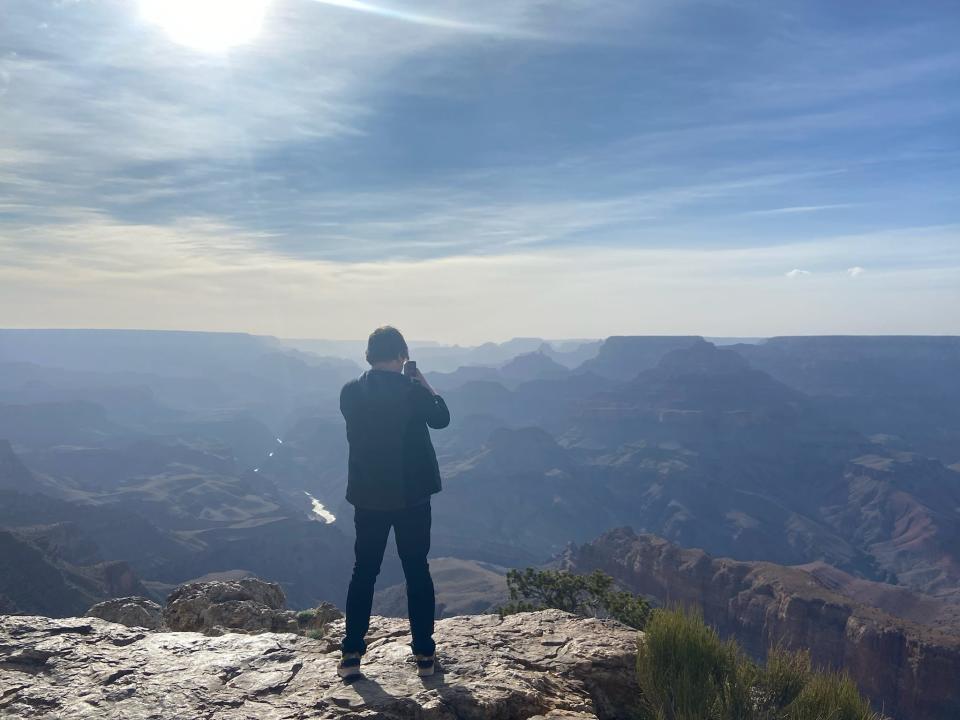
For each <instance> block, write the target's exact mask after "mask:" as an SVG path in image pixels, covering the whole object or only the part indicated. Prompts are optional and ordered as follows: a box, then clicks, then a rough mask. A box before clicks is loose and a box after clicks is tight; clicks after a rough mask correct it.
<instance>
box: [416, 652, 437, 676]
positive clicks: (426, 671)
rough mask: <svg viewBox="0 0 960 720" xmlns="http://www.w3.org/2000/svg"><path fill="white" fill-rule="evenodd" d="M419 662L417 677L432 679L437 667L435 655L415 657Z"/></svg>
mask: <svg viewBox="0 0 960 720" xmlns="http://www.w3.org/2000/svg"><path fill="white" fill-rule="evenodd" d="M413 657H414V659H415V660H416V661H417V675H419V676H420V677H430V676H431V675H433V670H434V667H435V665H436V662H435V656H434V655H414V656H413Z"/></svg>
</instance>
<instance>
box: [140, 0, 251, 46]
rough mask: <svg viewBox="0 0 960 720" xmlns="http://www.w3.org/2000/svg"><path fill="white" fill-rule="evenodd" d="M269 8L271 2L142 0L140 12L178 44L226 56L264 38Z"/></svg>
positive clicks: (248, 0) (246, 0)
mask: <svg viewBox="0 0 960 720" xmlns="http://www.w3.org/2000/svg"><path fill="white" fill-rule="evenodd" d="M268 4H269V0H140V12H141V14H142V16H143V17H144V19H146V20H148V21H150V22H152V23H155V24H156V25H158V26H159V27H161V28H163V30H164V31H165V32H166V33H167V35H168V36H169V37H170V39H171V40H173V41H174V42H176V43H179V44H181V45H186V46H187V47H190V48H193V49H194V50H200V51H202V52H223V51H225V50H229V49H230V48H231V47H234V46H235V45H241V44H243V43H248V42H250V41H252V40H253V39H255V38H256V37H257V35H259V34H260V28H261V26H262V25H263V18H264V15H266V11H267V5H268Z"/></svg>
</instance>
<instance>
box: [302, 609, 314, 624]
mask: <svg viewBox="0 0 960 720" xmlns="http://www.w3.org/2000/svg"><path fill="white" fill-rule="evenodd" d="M316 616H317V611H316V610H301V611H300V612H298V613H297V623H298V624H299V625H301V626H303V625H306V624H307V623H309V622H310V621H311V620H313V619H314V618H315V617H316Z"/></svg>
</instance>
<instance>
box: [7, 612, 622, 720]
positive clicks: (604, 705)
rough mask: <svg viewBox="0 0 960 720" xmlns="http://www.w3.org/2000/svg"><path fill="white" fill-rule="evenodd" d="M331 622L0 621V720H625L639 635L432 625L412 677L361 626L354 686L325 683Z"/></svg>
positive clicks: (544, 617) (571, 628)
mask: <svg viewBox="0 0 960 720" xmlns="http://www.w3.org/2000/svg"><path fill="white" fill-rule="evenodd" d="M342 634H343V622H342V621H337V622H335V623H333V624H332V625H331V626H329V628H328V632H327V635H326V636H325V637H324V639H321V640H312V639H308V638H305V637H301V636H297V635H292V634H277V633H265V634H262V635H242V634H233V633H228V634H225V635H222V636H219V637H209V636H207V635H201V634H199V633H193V632H157V633H151V632H148V631H146V630H145V629H143V628H128V627H125V626H123V625H116V624H113V623H108V622H104V621H102V620H99V619H96V618H67V619H60V620H54V619H50V618H44V617H24V616H0V716H2V717H4V718H70V720H83V719H85V718H90V719H91V720H92V719H93V718H96V719H97V720H101V719H103V718H116V719H117V720H119V719H120V718H123V719H124V720H135V719H138V718H152V719H157V720H166V719H167V718H169V719H171V720H172V719H178V720H179V719H181V718H208V719H217V720H221V719H222V720H228V719H229V720H239V719H240V718H245V719H246V718H249V719H251V720H252V719H253V718H256V719H257V720H271V719H274V718H276V719H279V718H306V717H310V718H316V719H323V718H328V719H330V718H345V717H364V718H390V719H391V720H403V719H405V718H411V719H412V718H417V720H453V719H454V718H501V719H502V720H513V719H516V720H520V719H521V718H522V719H533V718H580V719H581V720H586V719H587V718H594V719H596V718H601V719H603V718H611V719H613V718H629V717H631V708H632V707H633V704H634V702H635V700H636V698H637V695H638V689H637V687H636V684H635V682H636V681H635V675H636V672H635V661H636V647H637V637H638V633H637V632H635V631H631V630H630V629H629V628H626V627H624V626H622V625H619V624H617V623H613V622H609V621H601V620H590V619H581V618H575V617H573V616H571V615H568V614H566V613H562V612H559V611H555V610H547V611H543V612H538V613H524V614H521V615H513V616H510V617H508V618H505V619H503V620H501V619H500V618H499V617H497V616H495V615H476V616H463V617H457V618H450V619H449V620H441V621H439V622H438V623H437V635H436V637H437V642H438V661H439V668H438V673H437V674H436V675H435V676H434V677H432V678H425V679H420V678H418V677H417V673H416V669H415V666H414V665H413V663H412V659H411V656H410V649H409V647H408V645H407V643H408V642H409V632H408V629H407V626H406V622H405V621H402V620H394V619H386V618H374V619H373V623H372V631H371V635H370V636H369V637H372V641H371V642H370V649H369V651H368V653H367V656H366V657H365V658H364V676H365V677H364V678H363V679H361V680H359V681H356V682H354V683H351V684H345V683H343V682H342V681H341V680H340V679H339V678H338V677H337V675H336V663H337V659H338V656H339V653H338V652H337V647H338V643H339V641H340V638H341V636H342Z"/></svg>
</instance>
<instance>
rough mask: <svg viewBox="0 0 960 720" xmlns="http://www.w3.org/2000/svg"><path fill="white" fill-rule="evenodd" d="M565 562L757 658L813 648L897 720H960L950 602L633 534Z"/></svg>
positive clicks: (819, 659) (956, 635) (957, 641)
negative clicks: (667, 606)
mask: <svg viewBox="0 0 960 720" xmlns="http://www.w3.org/2000/svg"><path fill="white" fill-rule="evenodd" d="M561 564H562V565H563V566H565V567H566V568H568V569H571V570H574V571H577V572H589V571H591V570H595V569H600V570H603V571H604V572H606V573H608V574H610V575H612V576H613V577H614V578H616V579H617V580H618V581H619V582H620V583H621V584H622V585H624V586H625V587H627V588H629V589H630V590H632V591H633V592H636V593H641V594H644V595H648V596H652V597H654V598H657V599H658V600H660V601H661V602H664V603H681V604H684V605H693V606H697V607H700V608H702V610H703V614H704V618H705V619H706V620H707V622H709V623H710V624H711V625H714V626H715V627H716V628H717V629H718V630H719V631H720V632H721V634H723V635H725V636H732V637H735V638H736V639H737V641H738V642H739V643H740V644H741V645H742V646H743V647H744V648H745V649H746V650H747V651H748V652H750V653H751V654H752V655H754V656H756V657H763V656H764V655H765V654H766V653H767V651H768V650H769V648H771V647H772V646H775V645H778V644H779V645H783V646H785V647H786V648H788V649H793V650H796V649H809V651H810V653H811V656H812V658H813V661H814V663H815V664H816V665H818V666H821V667H830V668H837V669H841V668H842V669H845V670H846V671H847V672H849V673H850V675H851V677H852V678H853V679H854V681H856V683H857V684H858V685H859V687H860V689H861V690H862V691H863V692H864V694H865V695H866V696H867V697H869V698H870V699H871V700H872V701H873V702H874V703H875V705H876V706H877V707H878V708H882V709H883V710H884V712H885V713H886V714H887V715H891V716H892V717H894V718H896V719H897V720H919V719H920V718H922V719H923V720H956V719H957V718H960V680H958V678H960V628H958V627H957V626H956V625H954V624H952V623H953V621H954V618H955V614H954V613H953V607H952V606H949V605H948V604H946V603H944V601H938V600H936V599H935V598H930V597H928V596H923V595H920V594H918V593H912V592H910V591H908V590H906V589H905V588H898V587H895V586H891V585H884V584H883V583H873V582H868V581H863V580H858V579H856V578H852V577H851V576H849V575H846V574H845V573H841V572H840V571H837V570H835V569H833V568H829V569H828V568H824V567H822V566H819V565H810V566H796V567H787V566H783V565H776V564H774V563H767V562H741V561H737V560H731V559H729V558H714V557H711V556H710V555H708V554H707V553H705V552H704V551H703V550H694V549H684V548H680V547H678V546H677V545H674V544H672V543H669V542H667V541H666V540H663V539H662V538H658V537H656V536H654V535H637V534H635V533H634V532H633V531H631V530H629V529H620V530H615V531H611V532H609V533H607V534H605V535H604V536H602V537H601V538H599V539H598V540H596V541H594V542H593V543H590V544H588V545H585V546H582V547H579V548H572V549H571V550H570V551H568V553H567V556H566V557H565V558H564V560H563V562H562V563H561ZM857 595H859V596H862V597H864V599H865V600H866V601H867V602H869V605H868V604H865V603H863V602H859V601H858V600H857V597H856V596H857ZM870 605H879V606H881V607H883V606H885V607H886V608H887V611H886V612H885V611H883V610H879V609H878V608H877V607H871V606H870ZM893 613H896V615H894V614H893Z"/></svg>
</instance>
